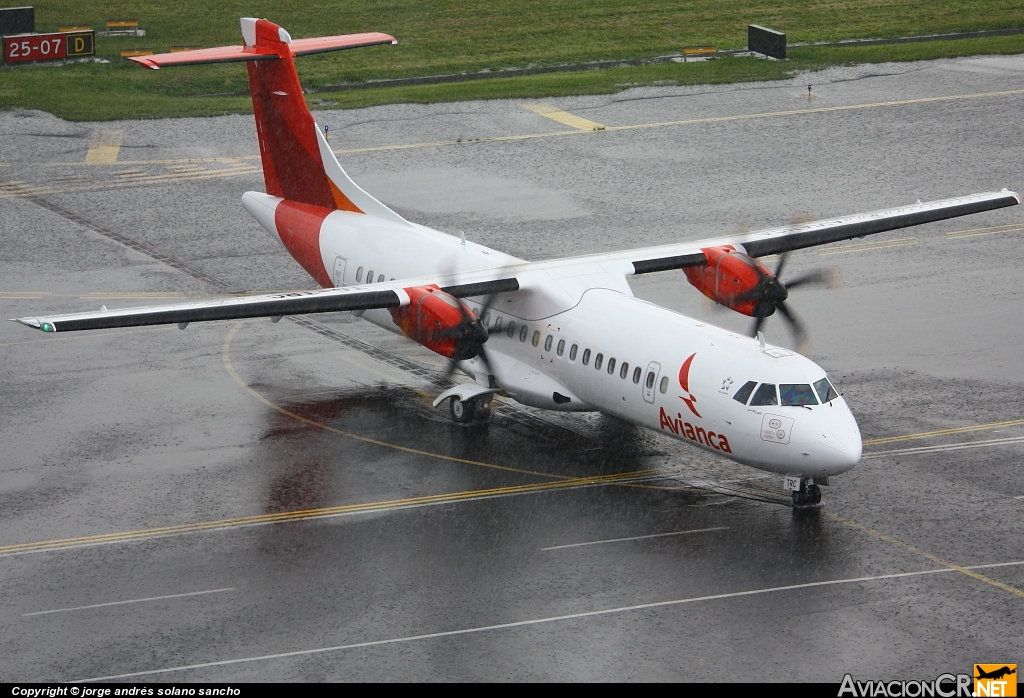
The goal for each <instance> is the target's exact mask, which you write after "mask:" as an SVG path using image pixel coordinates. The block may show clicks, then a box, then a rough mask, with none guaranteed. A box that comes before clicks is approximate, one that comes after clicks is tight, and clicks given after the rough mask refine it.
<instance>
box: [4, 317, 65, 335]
mask: <svg viewBox="0 0 1024 698" xmlns="http://www.w3.org/2000/svg"><path fill="white" fill-rule="evenodd" d="M10 321H11V322H17V323H20V324H22V325H25V326H26V327H32V328H34V329H37V330H42V331H43V332H56V331H57V328H56V327H54V326H53V323H52V322H43V321H41V320H39V319H38V318H34V317H17V318H11V319H10Z"/></svg>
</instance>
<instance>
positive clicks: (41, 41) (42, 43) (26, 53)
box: [4, 31, 96, 63]
mask: <svg viewBox="0 0 1024 698" xmlns="http://www.w3.org/2000/svg"><path fill="white" fill-rule="evenodd" d="M95 46H96V33H95V32H93V31H84V32H58V33H54V34H21V35H20V36H5V37H4V63H27V62H29V61H53V60H60V59H62V58H74V57H76V56H91V55H92V54H93V53H95V51H96V48H95Z"/></svg>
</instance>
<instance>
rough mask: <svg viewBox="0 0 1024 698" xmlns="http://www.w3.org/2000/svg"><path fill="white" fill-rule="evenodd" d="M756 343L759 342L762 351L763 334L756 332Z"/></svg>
mask: <svg viewBox="0 0 1024 698" xmlns="http://www.w3.org/2000/svg"><path fill="white" fill-rule="evenodd" d="M757 341H758V342H760V344H761V348H762V349H764V332H761V331H760V330H758V331H757Z"/></svg>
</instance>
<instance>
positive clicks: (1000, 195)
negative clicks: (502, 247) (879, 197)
mask: <svg viewBox="0 0 1024 698" xmlns="http://www.w3.org/2000/svg"><path fill="white" fill-rule="evenodd" d="M1020 202H1021V199H1020V195H1019V194H1017V193H1016V192H1012V191H1009V190H1007V189H1003V190H1002V191H997V192H986V193H983V194H971V195H969V196H958V197H955V198H952V199H943V200H941V201H929V202H927V203H921V202H920V201H918V202H917V203H916V204H910V205H909V206H900V207H899V208H892V209H886V210H883V211H872V212H871V213H860V214H857V215H854V216H843V217H840V218H830V219H827V220H821V221H813V222H811V223H799V224H795V225H787V226H782V227H780V228H770V229H767V230H759V231H756V232H753V233H746V234H744V235H730V236H728V237H722V238H713V239H707V240H697V241H694V242H682V243H673V244H670V245H659V246H657V247H647V248H642V249H636V250H624V251H621V252H611V253H606V254H596V255H587V256H585V257H575V258H573V260H562V261H564V262H570V261H577V260H578V261H581V262H582V261H584V260H586V261H591V262H599V263H615V262H618V263H620V265H618V266H620V267H621V268H622V270H623V271H624V273H626V274H649V273H651V272H656V271H668V270H670V269H682V268H683V267H696V266H700V265H702V264H706V263H707V258H706V257H705V256H704V253H703V252H701V250H702V249H704V248H707V247H717V246H719V245H734V246H736V247H738V248H740V247H741V248H742V249H743V250H745V251H746V253H747V254H748V255H750V256H751V257H764V256H767V255H771V254H781V253H784V252H790V251H792V250H800V249H804V248H806V247H814V246H817V245H828V244H831V243H833V242H839V241H840V240H849V239H851V238H859V237H863V236H865V235H874V234H875V233H882V232H885V231H887V230H896V229H897V228H907V227H910V226H913V225H921V224H923V223H932V222H934V221H941V220H945V219H947V218H956V217H957V216H966V215H969V214H972V213H981V212H983V211H992V210H994V209H998V208H1004V207H1006V206H1016V205H1017V204H1019V203H1020ZM552 261H555V260H552ZM627 263H628V264H627Z"/></svg>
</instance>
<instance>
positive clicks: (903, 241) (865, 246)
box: [818, 238, 917, 255]
mask: <svg viewBox="0 0 1024 698" xmlns="http://www.w3.org/2000/svg"><path fill="white" fill-rule="evenodd" d="M916 244H917V238H896V239H895V240H878V241H875V242H856V243H854V244H852V245H837V246H836V247H826V248H825V249H823V250H821V251H820V252H818V254H819V255H832V254H849V253H852V252H871V251H873V250H884V249H887V248H889V247H906V246H908V245H916Z"/></svg>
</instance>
